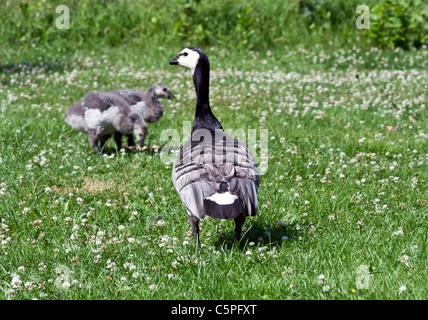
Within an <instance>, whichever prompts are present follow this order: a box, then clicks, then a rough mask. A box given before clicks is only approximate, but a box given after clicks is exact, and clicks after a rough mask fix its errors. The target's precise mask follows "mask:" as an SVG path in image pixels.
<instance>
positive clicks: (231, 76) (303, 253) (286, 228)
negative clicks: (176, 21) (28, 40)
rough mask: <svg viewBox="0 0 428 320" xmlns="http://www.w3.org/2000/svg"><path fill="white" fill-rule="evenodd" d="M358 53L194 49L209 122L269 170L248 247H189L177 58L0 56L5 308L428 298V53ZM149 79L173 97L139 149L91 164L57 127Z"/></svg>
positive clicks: (205, 234)
mask: <svg viewBox="0 0 428 320" xmlns="http://www.w3.org/2000/svg"><path fill="white" fill-rule="evenodd" d="M362 41H363V40H362V39H360V37H359V36H353V37H350V38H348V39H347V40H346V43H347V44H348V45H347V46H334V45H333V44H331V45H329V44H328V42H327V43H325V44H324V45H321V44H314V45H313V46H308V45H306V46H293V45H289V44H286V43H283V44H281V46H279V45H278V46H276V47H272V48H267V49H263V50H233V48H231V47H221V46H214V45H213V46H206V47H202V46H201V47H202V49H204V50H205V52H206V53H207V55H208V57H209V58H210V62H211V87H210V97H211V106H212V108H213V112H214V114H215V115H216V117H217V118H218V119H219V120H220V122H221V123H222V125H223V127H224V128H227V129H230V130H237V129H244V130H245V131H247V130H248V129H250V128H251V129H256V131H257V133H258V136H257V139H258V141H257V144H256V150H257V153H258V154H257V156H258V157H259V158H260V159H261V160H262V161H265V163H267V167H266V169H267V170H266V172H265V174H263V175H262V176H261V184H260V188H259V212H258V213H257V216H256V217H255V218H252V219H250V218H247V221H246V223H245V225H244V236H243V237H242V239H241V240H240V241H239V242H237V241H235V239H234V233H233V227H234V224H233V221H226V220H214V219H211V218H206V219H205V220H203V221H201V242H202V247H201V248H197V247H196V243H195V240H194V238H193V237H192V236H191V232H190V231H191V228H190V225H189V223H188V221H187V216H186V212H185V209H184V207H183V206H182V204H181V201H180V199H179V197H178V195H177V193H176V191H175V189H174V188H173V185H172V181H171V170H172V164H170V163H164V162H163V161H161V157H160V153H161V150H162V147H163V146H164V145H165V144H166V143H167V142H168V141H164V140H163V139H161V135H162V132H163V131H164V130H167V129H176V130H177V131H178V133H179V134H180V138H181V142H183V141H187V139H188V138H189V137H187V136H183V131H186V130H185V129H186V126H187V127H188V128H187V129H188V130H190V125H191V122H192V121H193V117H194V108H195V93H194V87H193V82H192V78H191V74H190V72H189V71H188V70H184V69H182V68H176V67H173V66H169V65H168V61H169V60H170V59H172V58H173V57H175V56H176V55H177V53H178V52H180V50H181V49H182V48H183V47H184V46H185V45H186V44H185V43H182V44H181V45H177V44H172V45H170V46H155V47H152V48H150V50H149V49H142V48H141V47H140V46H135V47H133V46H131V45H127V46H117V47H116V46H104V47H102V49H94V48H92V49H91V48H76V49H75V50H73V51H68V52H67V53H64V52H62V51H61V50H59V49H58V50H52V48H50V47H46V46H43V45H38V44H35V45H33V46H30V47H31V50H26V51H25V50H24V51H22V52H18V53H17V54H18V57H17V58H15V59H13V58H11V57H12V52H14V51H13V50H15V49H14V48H5V52H6V53H7V54H6V55H5V56H4V57H3V58H2V60H1V65H0V141H1V144H0V218H1V221H0V299H16V300H21V299H40V300H45V299H46V300H54V299H60V300H64V299H79V300H81V299H114V300H116V299H117V300H121V299H183V300H187V299H196V300H205V299H214V300H215V299H249V300H252V299H254V300H261V299H272V300H288V299H311V300H312V299H346V300H353V299H358V300H360V299H361V300H363V299H364V300H367V299H406V300H407V299H408V300H414V299H426V298H427V297H428V295H427V287H426V282H427V278H428V265H427V252H426V245H427V231H428V230H427V229H428V224H427V213H428V210H427V172H428V171H427V169H426V165H427V160H428V148H427V138H428V123H427V121H426V119H427V116H428V114H427V110H426V107H427V101H428V99H427V88H428V71H427V70H428V48H427V47H426V46H422V47H421V48H419V49H418V50H414V49H412V50H403V49H400V48H396V49H393V50H390V49H389V50H387V49H380V48H378V47H376V46H364V45H362V46H360V45H359V43H360V42H362ZM364 41H366V40H364ZM365 43H366V42H365ZM192 45H196V44H194V43H192ZM362 48H364V49H362ZM156 82H162V83H163V84H165V85H166V86H168V88H169V89H170V90H171V92H172V93H173V94H174V95H175V96H176V99H175V100H172V101H169V100H167V101H165V100H164V101H163V103H164V106H165V115H164V116H163V117H162V118H161V119H160V121H159V122H157V123H154V124H149V133H148V136H147V139H146V145H147V149H146V150H144V151H135V150H130V149H123V150H122V151H121V152H117V151H116V149H115V145H114V141H113V140H109V141H108V142H107V144H106V148H105V149H104V154H103V156H101V157H100V156H98V155H96V154H95V153H94V152H93V151H92V150H91V148H90V146H89V143H88V139H87V136H86V135H84V134H82V133H79V132H77V131H76V130H74V129H72V128H71V127H70V126H68V125H67V124H66V123H65V121H64V113H65V110H66V108H67V107H68V106H70V105H71V104H73V103H75V102H76V101H78V100H79V99H80V98H82V97H83V95H84V94H85V93H87V92H89V91H97V90H113V89H117V88H121V87H124V88H137V87H138V88H143V89H146V88H148V87H149V86H151V85H152V84H154V83H156ZM262 129H267V130H268V141H261V138H260V132H261V130H262ZM261 143H267V144H268V153H267V154H261V155H260V154H259V151H260V149H261V148H260V144H261Z"/></svg>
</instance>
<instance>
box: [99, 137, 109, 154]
mask: <svg viewBox="0 0 428 320" xmlns="http://www.w3.org/2000/svg"><path fill="white" fill-rule="evenodd" d="M110 137H111V134H108V135H106V136H102V137H101V138H100V150H101V151H102V150H103V149H104V145H105V144H106V142H107V140H108V139H110Z"/></svg>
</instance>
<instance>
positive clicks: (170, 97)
mask: <svg viewBox="0 0 428 320" xmlns="http://www.w3.org/2000/svg"><path fill="white" fill-rule="evenodd" d="M174 98H175V96H174V95H173V94H172V92H169V93H168V99H170V100H172V99H174Z"/></svg>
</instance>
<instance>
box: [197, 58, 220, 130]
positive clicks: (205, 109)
mask: <svg viewBox="0 0 428 320" xmlns="http://www.w3.org/2000/svg"><path fill="white" fill-rule="evenodd" d="M193 83H194V84H195V90H196V111H195V122H194V123H193V129H192V132H193V131H195V130H197V129H208V130H210V131H214V130H215V129H223V128H222V126H221V124H220V122H219V121H218V120H217V118H216V117H215V116H214V114H213V113H212V111H211V108H210V104H209V86H210V64H209V62H208V58H206V59H200V61H199V62H198V65H197V66H196V68H195V71H194V73H193Z"/></svg>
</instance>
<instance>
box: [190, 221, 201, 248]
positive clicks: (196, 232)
mask: <svg viewBox="0 0 428 320" xmlns="http://www.w3.org/2000/svg"><path fill="white" fill-rule="evenodd" d="M189 222H190V225H191V226H192V233H193V235H194V236H195V239H196V243H197V244H198V246H201V243H200V241H199V219H198V218H196V217H194V216H189Z"/></svg>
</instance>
